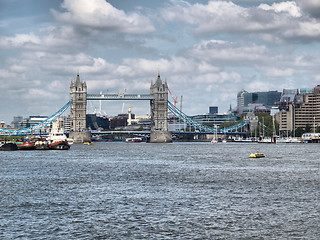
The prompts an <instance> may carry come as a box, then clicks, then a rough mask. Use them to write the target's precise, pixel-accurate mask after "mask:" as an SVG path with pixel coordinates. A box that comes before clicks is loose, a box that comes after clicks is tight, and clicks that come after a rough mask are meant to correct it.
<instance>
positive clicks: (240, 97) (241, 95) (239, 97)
mask: <svg viewBox="0 0 320 240" xmlns="http://www.w3.org/2000/svg"><path fill="white" fill-rule="evenodd" d="M245 93H247V91H246V90H241V91H240V92H238V94H237V110H238V112H240V113H241V112H242V109H243V107H244V94H245Z"/></svg>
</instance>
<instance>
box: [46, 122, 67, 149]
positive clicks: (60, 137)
mask: <svg viewBox="0 0 320 240" xmlns="http://www.w3.org/2000/svg"><path fill="white" fill-rule="evenodd" d="M46 140H47V142H48V144H49V148H50V149H54V150H68V149H69V148H70V145H71V144H73V139H71V138H67V136H66V135H65V134H64V129H63V127H62V120H60V119H57V120H56V121H54V122H53V123H52V130H51V132H50V134H49V136H48V137H47V139H46Z"/></svg>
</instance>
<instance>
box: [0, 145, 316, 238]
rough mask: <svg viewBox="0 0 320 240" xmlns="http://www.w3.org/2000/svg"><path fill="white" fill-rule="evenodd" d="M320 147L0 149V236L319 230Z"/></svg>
mask: <svg viewBox="0 0 320 240" xmlns="http://www.w3.org/2000/svg"><path fill="white" fill-rule="evenodd" d="M319 147H320V145H318V144H277V145H271V144H239V143H236V144H229V143H228V144H222V143H221V144H211V143H172V144H146V143H96V144H95V145H94V146H87V145H73V146H72V147H71V149H70V150H69V151H15V152H0V167H1V168H0V184H1V185H0V192H1V199H0V239H320V215H319V211H320V209H319V205H320V198H319V192H320V184H319V183H320V156H319ZM257 150H259V151H260V152H262V153H264V154H265V155H266V158H263V159H250V158H248V156H249V154H250V153H251V152H255V151H257Z"/></svg>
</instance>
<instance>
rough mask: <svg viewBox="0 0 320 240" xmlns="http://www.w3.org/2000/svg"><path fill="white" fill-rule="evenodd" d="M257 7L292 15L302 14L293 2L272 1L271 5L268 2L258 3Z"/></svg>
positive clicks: (298, 15)
mask: <svg viewBox="0 0 320 240" xmlns="http://www.w3.org/2000/svg"><path fill="white" fill-rule="evenodd" d="M258 8H260V9H263V10H266V11H274V12H276V13H281V12H285V13H288V14H289V15H291V16H292V17H301V16H302V14H301V10H300V8H299V7H298V6H297V4H296V3H295V2H280V3H273V4H272V5H271V6H270V5H268V4H260V6H259V7H258Z"/></svg>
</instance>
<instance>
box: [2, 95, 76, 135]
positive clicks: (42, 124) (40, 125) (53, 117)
mask: <svg viewBox="0 0 320 240" xmlns="http://www.w3.org/2000/svg"><path fill="white" fill-rule="evenodd" d="M71 103H72V101H69V102H67V103H66V104H65V105H64V106H63V107H62V108H60V109H59V110H58V111H57V112H56V113H54V114H52V115H51V116H50V117H48V118H47V119H45V120H43V121H42V122H39V123H38V124H36V125H33V126H30V127H27V128H23V129H19V130H11V129H4V128H0V132H1V133H8V134H18V133H19V134H20V133H23V134H26V133H31V132H33V131H36V130H39V129H41V128H43V127H45V126H47V125H49V124H50V123H52V122H53V121H54V120H56V119H57V118H58V117H59V116H61V114H62V113H64V111H66V110H67V109H68V108H69V107H70V105H71Z"/></svg>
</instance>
